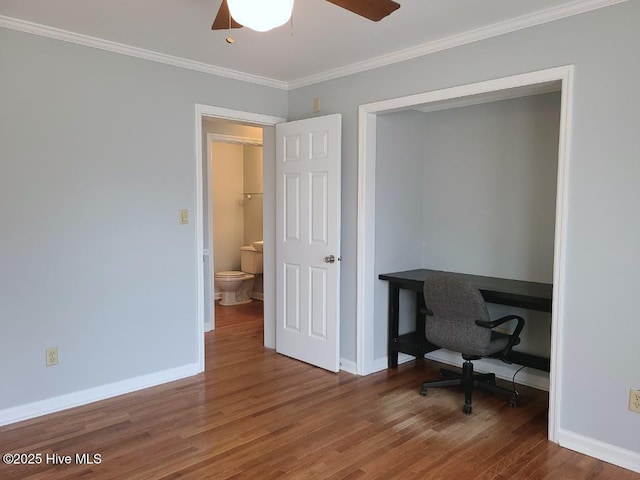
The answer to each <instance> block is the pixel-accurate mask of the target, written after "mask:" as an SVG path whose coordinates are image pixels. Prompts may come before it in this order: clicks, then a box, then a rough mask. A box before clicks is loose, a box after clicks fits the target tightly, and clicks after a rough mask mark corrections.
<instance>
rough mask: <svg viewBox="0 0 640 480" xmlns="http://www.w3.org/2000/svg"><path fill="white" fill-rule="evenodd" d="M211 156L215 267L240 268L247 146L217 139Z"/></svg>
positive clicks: (216, 269)
mask: <svg viewBox="0 0 640 480" xmlns="http://www.w3.org/2000/svg"><path fill="white" fill-rule="evenodd" d="M211 157H212V158H211V166H212V168H211V177H210V179H211V181H210V182H211V183H210V184H211V190H212V201H213V262H214V264H213V265H214V269H215V272H221V271H226V270H240V247H241V246H242V245H244V208H243V192H244V180H243V172H244V162H243V157H244V148H243V146H242V145H236V144H232V143H218V142H214V143H212V145H211Z"/></svg>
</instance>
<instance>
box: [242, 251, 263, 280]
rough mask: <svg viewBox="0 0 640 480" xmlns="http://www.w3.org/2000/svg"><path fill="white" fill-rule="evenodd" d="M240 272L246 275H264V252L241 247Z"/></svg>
mask: <svg viewBox="0 0 640 480" xmlns="http://www.w3.org/2000/svg"><path fill="white" fill-rule="evenodd" d="M240 270H242V271H243V272H245V273H254V274H255V273H262V252H259V251H258V250H256V249H255V248H253V247H240Z"/></svg>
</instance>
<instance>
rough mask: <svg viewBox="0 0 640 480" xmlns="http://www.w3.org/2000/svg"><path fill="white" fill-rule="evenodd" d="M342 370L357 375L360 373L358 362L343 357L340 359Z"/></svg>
mask: <svg viewBox="0 0 640 480" xmlns="http://www.w3.org/2000/svg"><path fill="white" fill-rule="evenodd" d="M340 371H341V372H347V373H352V374H354V375H357V374H358V366H357V365H356V362H353V361H351V360H347V359H346V358H341V359H340Z"/></svg>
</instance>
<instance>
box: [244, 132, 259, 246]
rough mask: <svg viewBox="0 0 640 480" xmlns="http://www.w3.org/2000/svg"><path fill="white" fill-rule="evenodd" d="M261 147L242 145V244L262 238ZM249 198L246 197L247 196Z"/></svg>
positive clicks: (249, 243) (248, 243)
mask: <svg viewBox="0 0 640 480" xmlns="http://www.w3.org/2000/svg"><path fill="white" fill-rule="evenodd" d="M262 177H263V174H262V147H259V146H253V145H245V146H244V192H245V200H244V244H245V245H251V242H255V241H257V240H262V203H263V202H262V197H263V195H262V193H263V181H262ZM249 195H250V196H251V198H248V196H249Z"/></svg>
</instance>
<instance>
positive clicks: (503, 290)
mask: <svg viewBox="0 0 640 480" xmlns="http://www.w3.org/2000/svg"><path fill="white" fill-rule="evenodd" d="M441 273H446V274H448V275H453V276H455V277H457V278H460V279H461V280H465V281H467V282H469V283H471V284H472V285H474V286H475V287H476V288H478V289H479V290H480V293H482V296H483V297H484V300H485V301H486V302H489V303H498V304H501V305H509V306H512V307H519V308H526V309H529V310H538V311H541V312H551V300H552V291H553V286H552V285H551V284H549V283H537V282H523V281H519V280H509V279H506V278H494V277H483V276H479V275H467V274H463V273H451V272H442V271H438V270H426V269H419V270H408V271H406V272H396V273H385V274H382V275H380V276H379V277H378V278H379V279H380V280H386V281H387V282H389V333H388V358H389V360H388V365H389V368H396V367H397V366H398V353H399V352H402V353H407V354H409V355H413V356H414V357H417V358H423V357H424V355H425V353H429V352H432V351H434V350H437V349H438V348H439V347H436V346H435V345H433V344H431V343H429V342H428V341H427V339H426V338H425V334H424V323H425V319H424V315H422V314H421V313H420V310H421V309H422V308H424V306H425V304H424V296H423V294H422V290H423V286H424V281H425V279H426V278H428V277H430V276H433V275H437V274H441ZM400 289H407V290H413V291H415V292H417V295H416V298H417V305H416V329H415V331H413V332H410V333H407V334H404V335H400V334H399V324H400V319H399V308H400ZM525 328H526V327H525ZM507 359H508V360H509V361H510V362H513V363H516V364H518V365H526V366H527V367H532V368H536V369H538V370H545V371H547V372H548V371H549V370H550V361H549V359H548V358H544V357H539V356H536V355H531V354H528V353H523V352H516V351H512V352H511V353H510V354H509V356H508V357H507Z"/></svg>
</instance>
